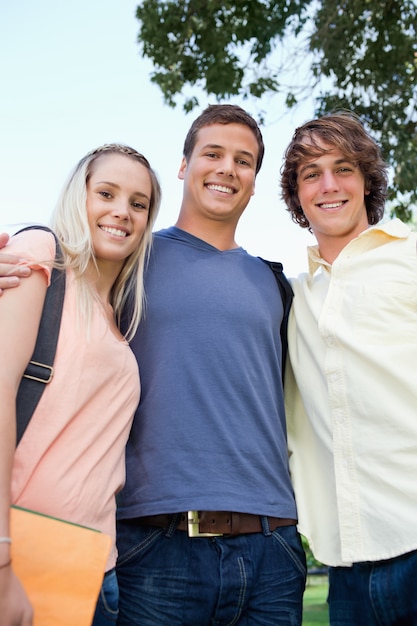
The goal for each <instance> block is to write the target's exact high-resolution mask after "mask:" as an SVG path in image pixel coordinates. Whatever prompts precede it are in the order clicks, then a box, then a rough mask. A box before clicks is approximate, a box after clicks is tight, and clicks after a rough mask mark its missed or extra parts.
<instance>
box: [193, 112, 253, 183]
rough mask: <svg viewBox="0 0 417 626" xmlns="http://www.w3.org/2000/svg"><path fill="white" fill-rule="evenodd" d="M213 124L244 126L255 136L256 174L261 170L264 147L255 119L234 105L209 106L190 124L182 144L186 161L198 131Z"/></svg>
mask: <svg viewBox="0 0 417 626" xmlns="http://www.w3.org/2000/svg"><path fill="white" fill-rule="evenodd" d="M213 124H244V125H245V126H248V127H249V128H250V130H251V131H252V132H253V134H254V135H255V139H256V141H257V142H258V158H257V160H256V174H257V173H258V172H259V170H260V169H261V165H262V161H263V158H264V152H265V146H264V142H263V138H262V133H261V131H260V128H259V126H258V124H257V123H256V121H255V119H254V118H253V117H252V116H251V115H250V114H249V113H247V112H246V111H245V110H244V109H242V108H241V107H239V106H237V105H236V104H210V105H209V106H208V107H207V108H206V109H204V111H203V112H202V113H201V114H200V115H199V116H198V117H197V118H196V119H195V120H194V122H193V123H192V124H191V127H190V130H189V131H188V133H187V136H186V138H185V142H184V149H183V155H184V157H185V158H186V159H187V160H188V159H189V158H190V157H191V154H192V152H193V150H194V147H195V144H196V142H197V135H198V131H199V130H201V129H202V128H205V127H206V126H212V125H213Z"/></svg>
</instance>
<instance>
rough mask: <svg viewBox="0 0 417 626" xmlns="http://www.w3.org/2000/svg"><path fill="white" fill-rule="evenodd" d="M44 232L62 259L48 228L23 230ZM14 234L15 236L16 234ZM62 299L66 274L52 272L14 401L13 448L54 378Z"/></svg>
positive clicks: (31, 227)
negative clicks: (46, 386)
mask: <svg viewBox="0 0 417 626" xmlns="http://www.w3.org/2000/svg"><path fill="white" fill-rule="evenodd" d="M33 229H38V230H46V231H48V232H50V233H52V234H53V235H54V237H55V244H56V254H55V259H56V260H61V259H62V252H61V247H60V245H59V242H58V239H57V237H56V235H55V233H54V232H53V231H52V230H51V229H50V228H48V227H47V226H28V227H26V228H22V230H19V231H18V232H22V231H24V230H33ZM16 234H17V233H16ZM64 295H65V271H63V270H60V269H57V268H55V267H54V268H53V269H52V273H51V284H50V285H49V287H48V289H47V290H46V296H45V302H44V305H43V310H42V318H41V321H40V325H39V331H38V336H37V339H36V345H35V350H34V352H33V354H32V358H31V360H30V362H29V364H28V366H27V368H26V371H25V373H24V374H23V378H22V380H21V382H20V386H19V389H18V392H17V397H16V415H17V424H16V431H17V432H16V439H17V442H16V445H17V444H18V443H19V441H20V439H21V438H22V435H23V433H24V432H25V430H26V427H27V425H28V424H29V421H30V418H31V417H32V414H33V412H34V410H35V409H36V407H37V405H38V402H39V400H40V397H41V395H42V393H43V390H44V389H45V385H46V384H47V383H49V382H50V380H51V378H52V375H53V363H54V359H55V353H56V345H57V342H58V335H59V328H60V325H61V315H62V305H63V303H64Z"/></svg>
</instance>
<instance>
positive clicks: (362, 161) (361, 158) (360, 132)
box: [281, 111, 388, 228]
mask: <svg viewBox="0 0 417 626" xmlns="http://www.w3.org/2000/svg"><path fill="white" fill-rule="evenodd" d="M306 138H308V141H306ZM318 140H321V141H322V142H324V143H326V144H328V145H329V146H330V150H331V149H333V148H338V149H339V150H341V152H343V154H344V155H345V156H346V157H347V158H348V159H349V160H350V161H351V162H352V163H354V164H355V165H356V167H358V168H359V169H360V171H361V172H362V175H363V177H364V179H365V187H366V190H367V191H369V194H367V195H366V196H365V206H366V212H367V215H368V224H371V225H372V224H377V223H378V222H379V221H380V220H381V219H382V217H383V215H384V208H385V200H386V198H387V187H388V178H387V164H386V163H385V161H384V160H383V158H382V154H381V150H380V147H379V146H378V144H377V143H376V141H375V140H374V139H373V138H372V137H371V136H370V135H369V134H368V133H367V132H366V130H365V128H364V126H363V124H362V122H361V120H360V119H359V118H358V117H357V116H356V115H355V114H354V113H352V112H346V111H343V112H336V113H334V114H331V115H325V116H323V117H320V118H317V119H314V120H311V121H309V122H306V123H305V124H303V126H300V127H299V128H297V129H296V131H295V133H294V135H293V138H292V140H291V142H290V144H289V146H288V147H287V150H286V152H285V155H284V164H283V166H282V168H281V191H282V194H281V196H282V198H283V200H284V202H285V203H286V205H287V210H288V211H289V212H290V213H291V217H292V219H293V221H294V222H296V223H297V224H299V225H300V226H301V227H302V228H309V227H310V223H309V221H308V219H307V218H306V216H305V215H304V212H303V210H302V208H301V207H300V202H299V199H298V193H297V189H298V185H297V172H298V168H299V166H300V165H301V164H302V163H304V162H305V161H306V160H310V159H314V158H317V157H319V156H321V155H322V154H325V153H326V152H327V150H326V149H324V148H323V147H322V145H320V143H319V141H318Z"/></svg>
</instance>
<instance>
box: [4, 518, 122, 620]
mask: <svg viewBox="0 0 417 626" xmlns="http://www.w3.org/2000/svg"><path fill="white" fill-rule="evenodd" d="M10 514H11V537H12V545H11V557H12V561H13V569H14V571H15V573H16V575H17V576H18V577H19V579H20V581H21V582H22V584H23V586H24V588H25V591H26V593H27V595H28V598H29V599H30V601H31V603H32V607H33V609H34V622H33V624H34V626H91V622H92V621H93V617H94V611H95V607H96V603H97V598H98V595H99V592H100V588H101V585H102V582H103V576H104V573H105V567H106V563H107V559H108V556H109V553H110V549H111V538H110V537H109V536H108V535H105V534H103V533H100V532H98V531H95V530H92V529H90V528H86V527H84V526H77V525H76V524H71V523H69V522H65V521H63V520H59V519H56V518H53V517H48V516H45V515H41V514H39V513H36V512H35V511H29V510H27V509H22V508H19V507H14V506H13V507H12V508H11V512H10Z"/></svg>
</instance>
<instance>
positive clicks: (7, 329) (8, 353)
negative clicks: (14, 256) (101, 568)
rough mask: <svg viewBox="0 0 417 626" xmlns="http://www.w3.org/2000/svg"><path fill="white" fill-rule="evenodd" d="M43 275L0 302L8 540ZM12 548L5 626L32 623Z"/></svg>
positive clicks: (0, 547)
mask: <svg viewBox="0 0 417 626" xmlns="http://www.w3.org/2000/svg"><path fill="white" fill-rule="evenodd" d="M46 289H47V285H46V277H45V276H44V274H43V272H40V271H36V272H32V275H31V276H30V278H28V279H27V280H25V281H22V284H21V287H20V289H12V290H8V291H7V292H5V293H4V294H3V297H2V298H1V301H0V345H1V346H2V349H1V350H0V371H1V372H2V375H1V377H0V398H1V399H2V401H1V403H0V536H1V537H8V536H10V525H9V511H10V504H11V488H10V485H11V473H12V465H13V456H14V451H15V447H16V402H15V401H16V394H17V390H18V386H19V383H20V380H21V377H22V375H23V372H24V370H25V368H26V365H27V363H28V361H29V359H30V357H31V355H32V352H33V349H34V346H35V342H36V336H37V331H38V326H39V321H40V318H41V314H42V307H43V303H44V300H45V294H46ZM9 559H10V545H9V544H7V543H0V615H1V623H2V625H4V626H12V625H13V624H20V625H21V626H31V625H32V608H31V605H30V602H29V600H28V598H27V596H26V594H25V591H24V589H23V587H22V585H21V583H20V581H19V580H18V578H17V577H16V575H15V574H14V572H13V564H11V565H9V566H7V565H6V566H5V567H1V566H2V565H5V564H7V563H8V561H9Z"/></svg>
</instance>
